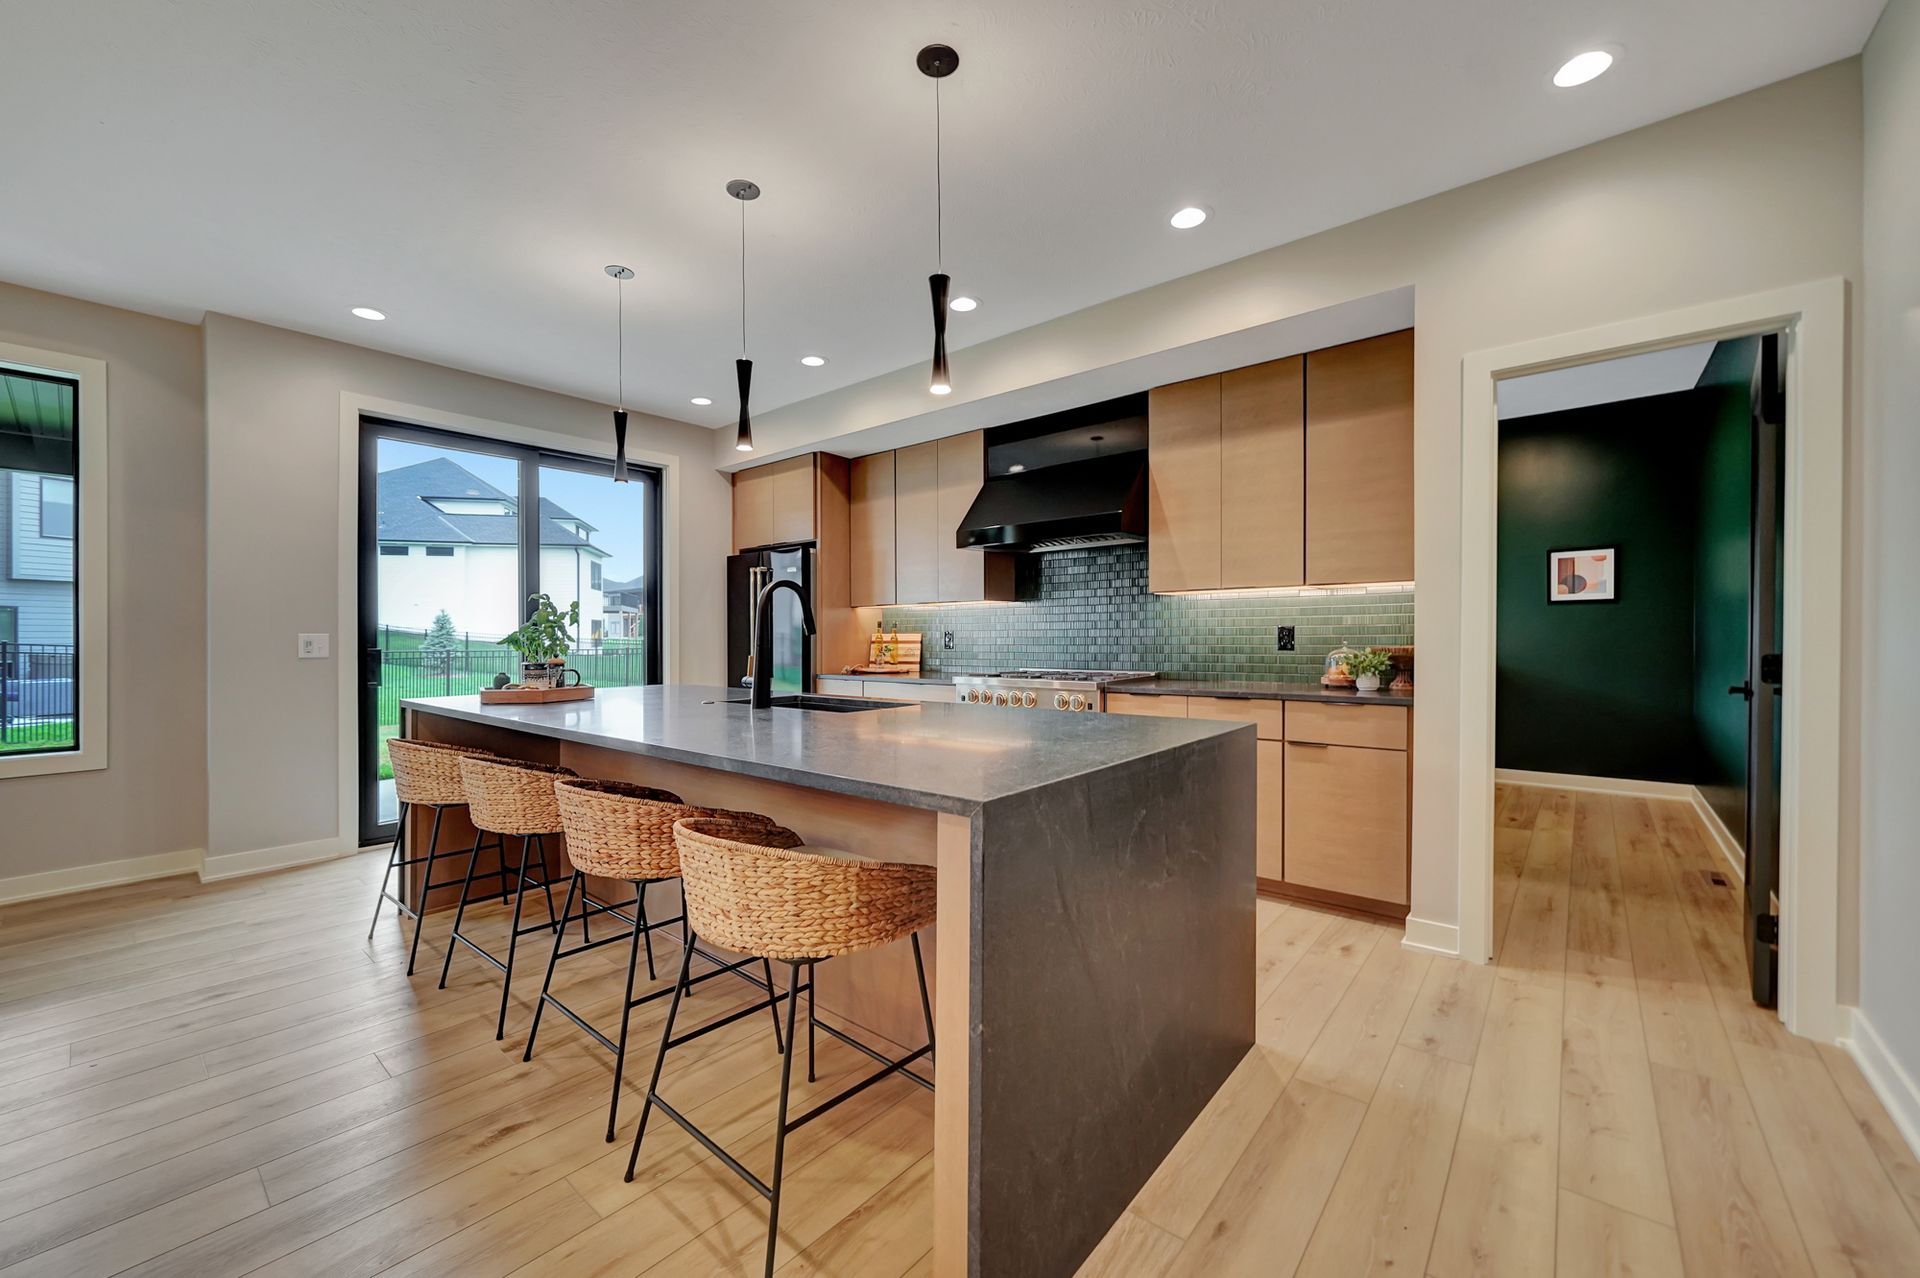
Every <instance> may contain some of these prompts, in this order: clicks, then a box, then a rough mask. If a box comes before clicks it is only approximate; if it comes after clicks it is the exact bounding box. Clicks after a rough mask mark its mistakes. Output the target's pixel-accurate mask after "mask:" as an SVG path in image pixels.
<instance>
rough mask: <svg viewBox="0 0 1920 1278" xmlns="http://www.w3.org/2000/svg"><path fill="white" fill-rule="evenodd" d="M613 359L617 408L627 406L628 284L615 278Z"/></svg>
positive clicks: (617, 277)
mask: <svg viewBox="0 0 1920 1278" xmlns="http://www.w3.org/2000/svg"><path fill="white" fill-rule="evenodd" d="M613 332H614V339H613V359H614V374H613V380H614V385H615V398H616V399H618V400H619V401H620V402H619V403H617V404H615V405H614V407H616V408H625V407H626V406H627V282H626V281H625V280H623V279H621V278H620V277H619V276H617V275H616V276H614V278H613Z"/></svg>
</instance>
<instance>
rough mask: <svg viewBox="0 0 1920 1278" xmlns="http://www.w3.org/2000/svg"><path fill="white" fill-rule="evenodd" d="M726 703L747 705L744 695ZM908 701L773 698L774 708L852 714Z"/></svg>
mask: <svg viewBox="0 0 1920 1278" xmlns="http://www.w3.org/2000/svg"><path fill="white" fill-rule="evenodd" d="M727 704H728V705H734V706H744V705H748V704H750V703H749V700H748V698H746V697H729V698H727ZM912 704H913V703H912V702H910V701H870V700H866V699H864V698H861V697H816V696H811V695H809V694H807V693H804V692H803V693H787V694H784V695H782V696H778V697H775V698H773V706H772V708H773V709H775V710H825V711H826V712H827V713H829V714H852V713H853V712H854V711H857V710H898V709H900V708H901V707H902V706H908V705H912Z"/></svg>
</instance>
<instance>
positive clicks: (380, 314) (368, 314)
mask: <svg viewBox="0 0 1920 1278" xmlns="http://www.w3.org/2000/svg"><path fill="white" fill-rule="evenodd" d="M353 313H354V314H355V315H358V316H359V317H360V318H361V319H370V320H383V319H385V318H386V317H387V313H386V312H385V311H376V310H374V309H373V308H372V307H371V306H356V307H354V308H353Z"/></svg>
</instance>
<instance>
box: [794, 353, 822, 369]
mask: <svg viewBox="0 0 1920 1278" xmlns="http://www.w3.org/2000/svg"><path fill="white" fill-rule="evenodd" d="M800 362H801V363H802V364H805V365H806V366H807V367H808V368H819V367H820V366H821V365H823V364H825V363H826V362H827V357H826V356H825V355H802V356H801V357H800Z"/></svg>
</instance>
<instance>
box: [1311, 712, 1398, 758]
mask: <svg viewBox="0 0 1920 1278" xmlns="http://www.w3.org/2000/svg"><path fill="white" fill-rule="evenodd" d="M1287 740H1289V741H1314V742H1318V743H1320V744H1322V745H1337V746H1365V747H1367V748H1368V749H1372V750H1405V749H1406V748H1407V708H1406V707H1405V706H1366V705H1355V704H1351V703H1348V702H1340V701H1334V702H1326V701H1290V702H1288V703H1287Z"/></svg>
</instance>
